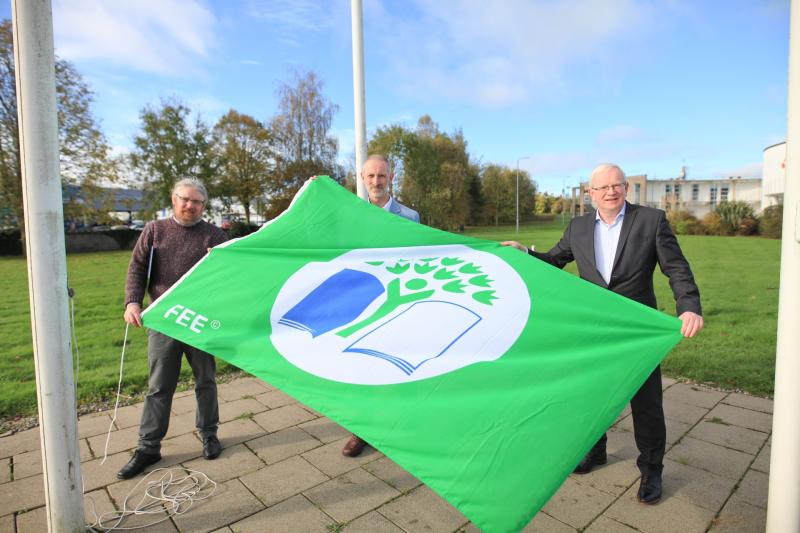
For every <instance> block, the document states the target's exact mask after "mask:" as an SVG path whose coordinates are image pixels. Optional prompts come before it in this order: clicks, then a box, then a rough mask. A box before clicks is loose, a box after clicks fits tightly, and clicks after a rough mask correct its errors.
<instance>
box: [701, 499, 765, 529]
mask: <svg viewBox="0 0 800 533" xmlns="http://www.w3.org/2000/svg"><path fill="white" fill-rule="evenodd" d="M766 528H767V510H766V509H764V508H762V507H758V506H756V505H752V504H749V503H747V502H745V501H744V500H742V499H740V498H736V497H733V498H731V499H730V500H728V503H726V504H725V507H724V508H723V509H722V511H720V513H719V516H718V517H717V518H715V519H714V521H713V522H712V524H711V529H709V531H711V532H713V533H742V532H750V531H754V532H755V531H764V530H766Z"/></svg>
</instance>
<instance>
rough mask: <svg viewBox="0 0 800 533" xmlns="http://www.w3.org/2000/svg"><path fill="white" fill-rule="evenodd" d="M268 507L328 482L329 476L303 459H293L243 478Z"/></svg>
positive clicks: (243, 481)
mask: <svg viewBox="0 0 800 533" xmlns="http://www.w3.org/2000/svg"><path fill="white" fill-rule="evenodd" d="M239 479H241V481H242V483H244V484H245V485H246V486H247V488H248V489H250V491H251V492H252V493H253V494H255V495H256V497H257V498H258V499H259V500H261V501H262V502H263V503H264V505H266V506H267V507H269V506H271V505H274V504H276V503H278V502H280V501H283V500H286V499H288V498H290V497H292V496H294V495H295V494H297V493H299V492H302V491H304V490H306V489H310V488H311V487H314V486H316V485H319V484H320V483H323V482H325V481H327V480H328V476H326V475H325V474H323V473H322V472H320V471H319V470H317V469H316V468H314V466H312V465H311V464H310V463H308V462H307V461H305V460H303V458H301V457H292V458H290V459H287V460H285V461H282V462H280V463H277V464H274V465H271V466H267V467H264V468H262V469H261V470H258V471H256V472H251V473H250V474H245V475H244V476H242V477H241V478H239Z"/></svg>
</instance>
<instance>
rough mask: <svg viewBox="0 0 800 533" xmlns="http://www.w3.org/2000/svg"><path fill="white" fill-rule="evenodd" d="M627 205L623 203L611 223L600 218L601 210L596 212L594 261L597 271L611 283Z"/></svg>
mask: <svg viewBox="0 0 800 533" xmlns="http://www.w3.org/2000/svg"><path fill="white" fill-rule="evenodd" d="M626 205H627V204H622V209H621V210H620V212H619V214H618V215H617V218H615V219H614V222H613V223H611V224H606V223H605V222H603V219H602V218H600V211H597V212H596V214H595V219H594V262H595V264H596V265H597V271H598V272H600V275H601V276H603V279H604V280H606V284H609V283H611V269H612V268H614V256H615V255H617V245H618V244H619V234H620V231H621V230H622V220H623V218H624V217H625V207H626Z"/></svg>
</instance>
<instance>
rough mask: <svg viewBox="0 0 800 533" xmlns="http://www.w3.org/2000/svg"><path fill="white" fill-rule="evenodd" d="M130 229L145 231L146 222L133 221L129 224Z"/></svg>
mask: <svg viewBox="0 0 800 533" xmlns="http://www.w3.org/2000/svg"><path fill="white" fill-rule="evenodd" d="M128 227H129V228H130V229H144V220H133V221H131V223H130V224H128Z"/></svg>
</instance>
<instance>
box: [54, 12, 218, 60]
mask: <svg viewBox="0 0 800 533" xmlns="http://www.w3.org/2000/svg"><path fill="white" fill-rule="evenodd" d="M53 8H54V13H53V21H54V27H55V37H56V45H57V46H56V48H57V49H56V52H57V53H58V54H59V56H60V57H63V58H64V59H69V60H71V61H99V62H107V63H110V64H112V65H114V66H119V67H124V68H132V69H135V70H139V71H143V72H150V73H156V74H161V75H178V74H182V73H185V72H187V71H191V70H192V65H193V64H195V62H196V61H197V60H203V59H206V58H208V57H209V55H210V50H211V49H212V48H213V46H214V42H215V38H214V27H215V23H216V20H215V18H214V15H213V14H212V13H211V11H210V10H209V9H208V8H207V7H206V6H205V5H203V3H202V2H200V1H198V0H136V1H135V2H120V1H115V2H108V1H104V0H56V1H55V2H54V6H53Z"/></svg>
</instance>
